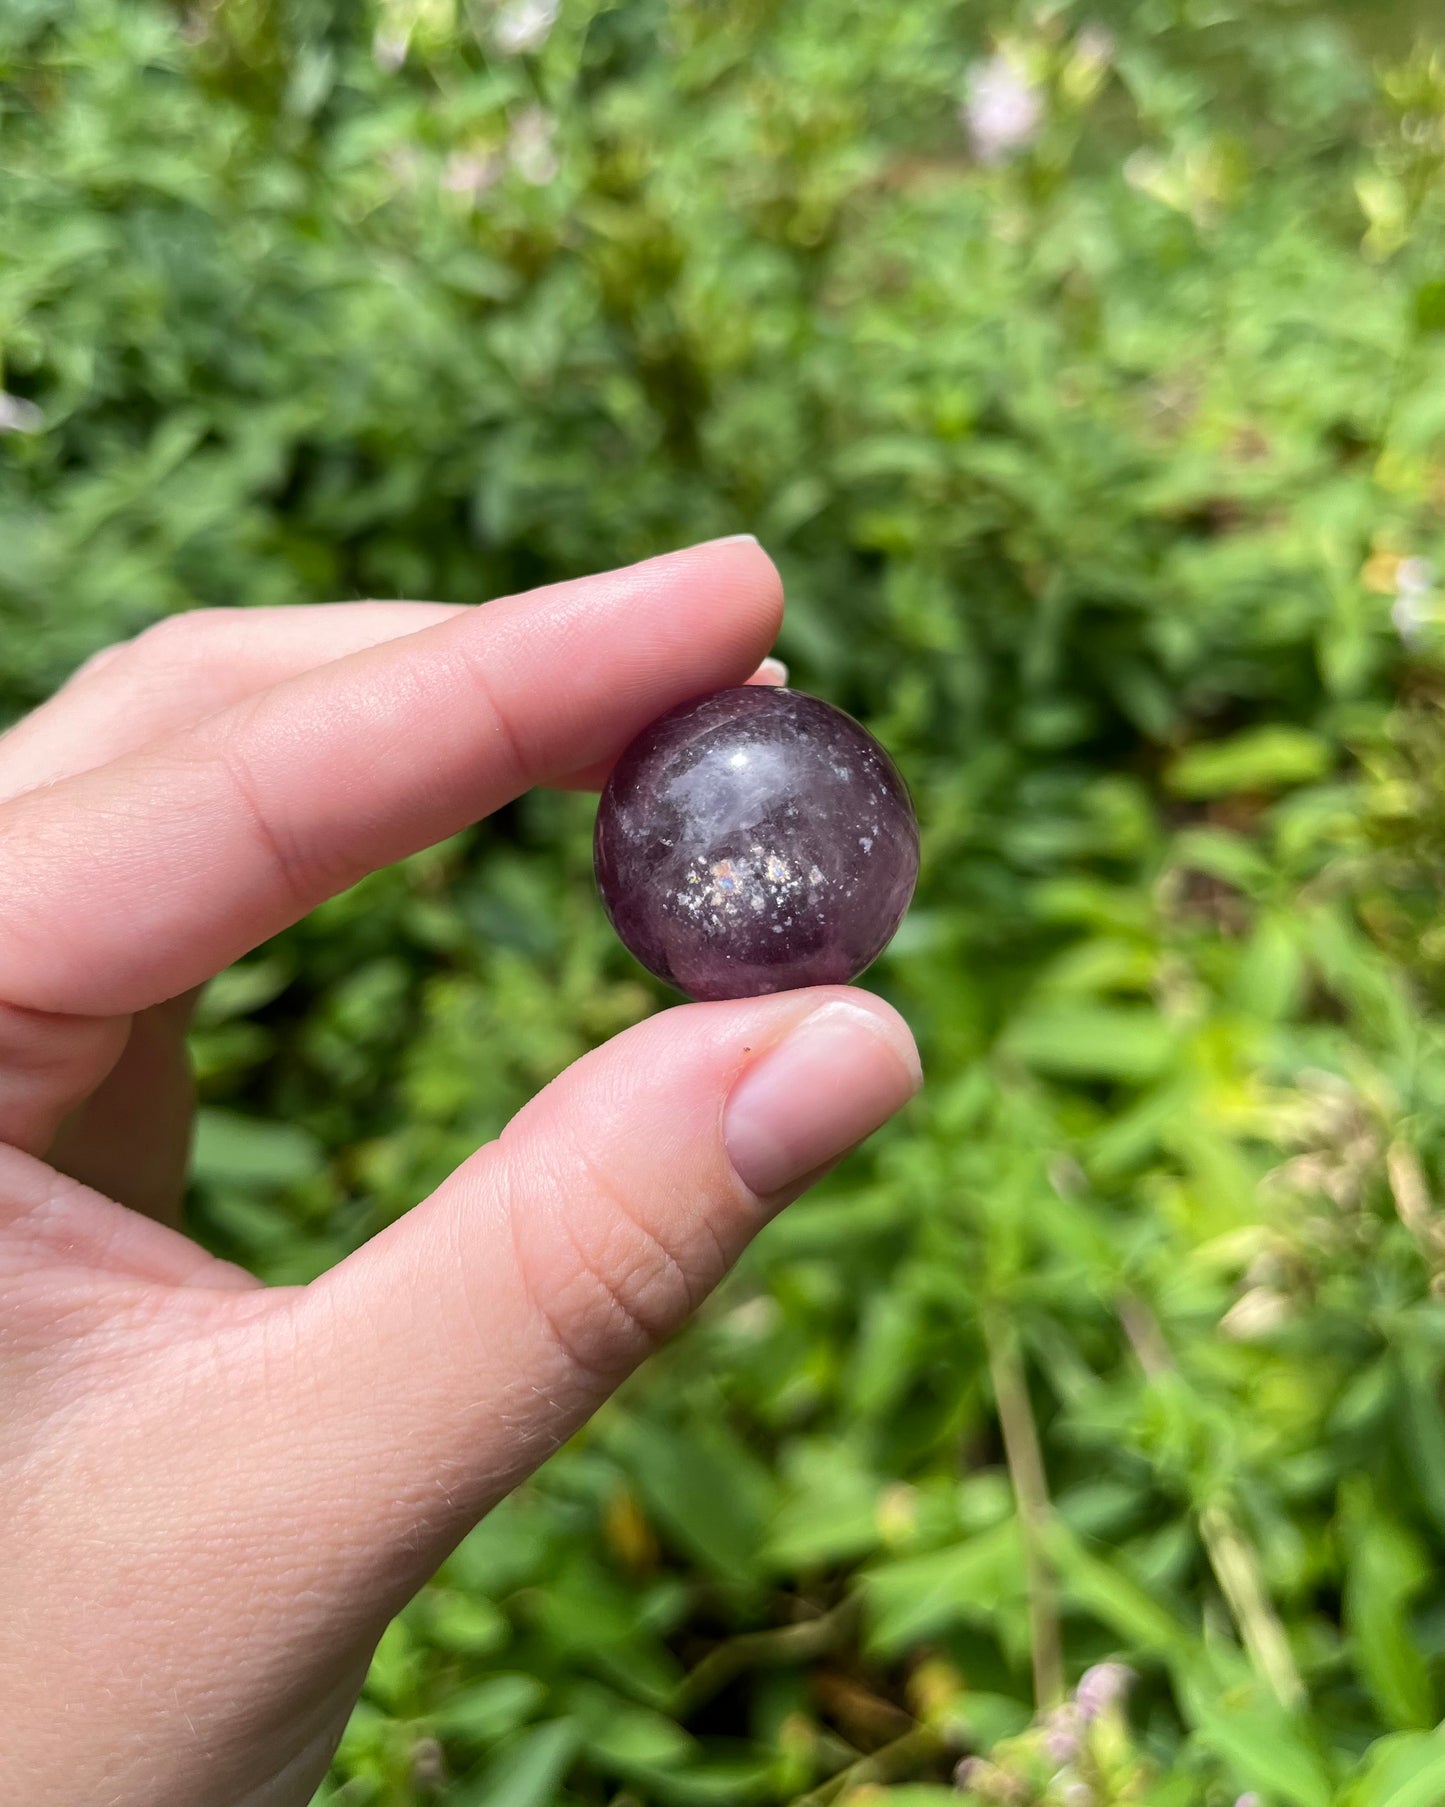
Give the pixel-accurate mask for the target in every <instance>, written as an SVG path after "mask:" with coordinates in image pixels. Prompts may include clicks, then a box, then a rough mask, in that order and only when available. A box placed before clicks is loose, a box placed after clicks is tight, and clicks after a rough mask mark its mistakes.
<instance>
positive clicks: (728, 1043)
mask: <svg viewBox="0 0 1445 1807" xmlns="http://www.w3.org/2000/svg"><path fill="white" fill-rule="evenodd" d="M780 609H781V597H780V591H779V586H778V581H777V574H776V572H775V571H774V569H773V567H772V565H771V563H770V562H769V561H768V559H767V558H766V556H765V555H764V554H763V553H762V552H761V551H760V550H759V549H758V547H757V546H756V545H755V544H753V543H752V542H749V541H743V540H738V541H719V542H716V543H714V544H712V545H708V546H701V547H697V548H694V549H693V550H691V551H688V552H682V553H677V554H674V555H672V556H670V557H667V558H661V559H654V560H651V561H649V562H648V563H646V564H642V565H637V566H633V567H631V568H630V569H627V570H623V571H619V572H613V573H611V574H609V575H606V576H601V577H596V578H589V579H584V580H582V581H579V582H575V583H568V584H561V585H557V586H554V587H552V588H549V589H546V590H540V591H536V592H533V593H532V594H530V595H526V596H521V597H513V598H508V599H506V600H503V601H499V602H494V603H491V604H488V605H487V606H486V607H484V608H481V609H469V608H451V607H445V606H441V605H432V604H422V603H416V604H405V603H402V604H381V603H363V604H355V605H338V606H336V607H333V608H312V609H300V610H275V611H236V612H224V611H223V612H219V613H201V614H197V615H195V616H182V617H179V618H178V619H176V620H175V621H173V622H171V623H166V624H163V625H162V626H161V627H160V628H159V629H156V630H152V632H151V633H149V634H146V635H142V636H141V637H140V639H139V640H137V641H135V642H131V643H129V644H128V645H126V646H124V647H120V648H116V649H112V650H111V651H110V652H108V653H105V654H101V655H100V656H99V657H98V658H97V659H95V660H92V661H91V662H90V663H89V664H88V665H87V666H85V667H83V668H82V670H81V671H80V672H79V673H78V674H77V675H76V677H75V678H74V679H73V680H72V681H71V683H70V684H68V685H67V686H66V687H65V689H64V690H62V691H61V692H60V693H59V694H58V695H57V696H56V697H55V698H54V699H52V701H51V702H50V703H48V704H46V705H45V706H44V707H43V708H42V709H40V710H38V711H36V713H35V714H34V715H32V716H31V717H29V718H28V719H27V720H26V721H25V722H22V723H21V724H19V726H18V727H16V728H15V729H14V730H12V731H11V733H10V734H9V735H7V736H6V737H5V738H4V739H3V740H0V861H3V870H4V873H5V881H4V887H3V895H0V1000H3V1001H0V1145H3V1146H0V1497H3V1499H4V1500H5V1506H6V1520H7V1523H6V1531H5V1536H4V1540H3V1545H0V1599H3V1600H4V1602H5V1612H4V1614H3V1615H0V1674H3V1676H4V1690H3V1698H0V1797H3V1799H4V1800H6V1801H7V1802H8V1801H15V1802H17V1803H18V1802H21V1801H23V1802H25V1803H26V1807H242V1804H244V1807H303V1804H304V1803H306V1802H308V1801H309V1800H310V1798H311V1795H312V1793H313V1791H314V1789H315V1788H316V1786H317V1784H318V1783H319V1781H320V1780H321V1778H322V1776H323V1775H324V1773H325V1770H326V1766H327V1763H328V1761H329V1758H330V1755H331V1752H332V1750H333V1749H334V1747H335V1744H336V1741H337V1739H338V1737H339V1736H340V1733H341V1730H342V1728H343V1726H344V1724H345V1721H346V1717H347V1715H348V1713H349V1711H350V1709H351V1706H352V1704H353V1702H354V1700H355V1698H356V1694H357V1691H358V1689H359V1687H360V1684H361V1681H362V1678H363V1676H364V1674H365V1671H366V1666H367V1663H368V1660H369V1658H370V1655H371V1652H372V1650H373V1648H374V1646H375V1643H376V1640H377V1638H378V1636H379V1635H380V1633H381V1631H382V1629H383V1628H384V1626H385V1624H386V1622H387V1620H388V1619H389V1618H390V1617H391V1616H392V1615H393V1614H394V1613H395V1612H396V1611H397V1610H398V1609H399V1608H400V1607H401V1606H402V1605H403V1604H404V1603H405V1601H406V1600H407V1599H408V1598H409V1597H410V1596H411V1594H412V1593H414V1592H415V1590H416V1589H417V1588H418V1587H419V1586H420V1585H421V1584H422V1583H423V1582H424V1581H425V1579H426V1578H427V1576H428V1575H429V1574H430V1573H431V1572H432V1570H433V1569H434V1568H435V1567H436V1565H437V1564H438V1563H439V1562H440V1561H441V1559H442V1558H443V1557H444V1556H445V1554H446V1553H447V1551H448V1550H449V1549H450V1548H451V1547H452V1545H453V1544H454V1543H455V1542H456V1541H457V1539H458V1538H459V1537H461V1536H462V1535H463V1534H464V1533H465V1532H466V1531H467V1530H468V1529H469V1528H470V1527H471V1525H472V1524H473V1523H475V1521H476V1520H477V1519H478V1518H479V1517H480V1516H481V1515H482V1514H483V1513H485V1512H486V1511H487V1509H488V1508H489V1507H490V1506H491V1505H492V1504H494V1503H495V1502H496V1501H497V1500H498V1499H499V1498H500V1497H501V1496H502V1495H503V1494H505V1493H506V1492H507V1491H508V1490H509V1489H510V1488H511V1487H513V1486H515V1485H516V1483H517V1482H518V1481H519V1480H520V1479H521V1478H522V1477H523V1476H524V1475H526V1474H527V1473H529V1472H530V1471H531V1470H532V1469H533V1468H535V1467H536V1466H537V1464H538V1463H540V1462H541V1461H542V1460H543V1459H544V1458H545V1457H546V1456H547V1455H548V1454H549V1453H550V1452H551V1451H552V1450H553V1449H555V1448H556V1447H557V1446H558V1444H559V1443H561V1442H562V1441H563V1440H564V1439H565V1438H566V1437H567V1436H568V1435H569V1434H570V1433H571V1432H572V1430H574V1429H575V1428H576V1426H577V1425H578V1424H580V1423H581V1422H582V1421H583V1420H584V1419H585V1418H586V1417H587V1416H588V1414H589V1413H590V1412H592V1411H593V1410H594V1409H595V1408H596V1407H597V1405H598V1404H599V1403H600V1402H601V1401H602V1400H603V1399H604V1398H605V1397H606V1396H607V1394H608V1393H610V1392H611V1391H612V1389H613V1388H614V1387H615V1386H616V1385H617V1383H618V1382H619V1381H620V1380H621V1379H622V1378H623V1377H624V1375H625V1374H626V1373H628V1372H629V1371H630V1370H631V1369H632V1368H633V1367H634V1366H635V1365H636V1364H637V1362H638V1361H640V1360H641V1359H642V1358H643V1357H644V1356H645V1355H646V1354H647V1353H648V1351H649V1350H650V1349H651V1348H653V1347H654V1346H655V1345H656V1344H657V1342H658V1341H659V1340H660V1339H661V1338H663V1337H665V1336H666V1335H668V1334H669V1332H670V1331H671V1330H673V1329H674V1328H675V1327H676V1326H677V1324H678V1323H680V1322H681V1320H682V1319H683V1318H684V1317H685V1316H686V1315H687V1314H688V1312H689V1311H691V1310H692V1309H693V1308H694V1307H695V1306H696V1304H697V1303H698V1301H699V1300H700V1299H701V1298H702V1297H703V1296H704V1295H705V1294H706V1293H707V1291H708V1290H709V1289H710V1288H711V1287H712V1286H713V1285H714V1284H715V1283H716V1282H717V1281H718V1280H719V1279H720V1278H721V1276H722V1275H723V1273H724V1272H725V1271H726V1269H727V1268H728V1266H729V1265H730V1264H731V1263H732V1261H733V1260H734V1259H735V1258H736V1257H737V1255H738V1254H739V1252H740V1251H741V1249H742V1248H743V1247H744V1245H745V1244H746V1243H747V1241H748V1240H749V1239H750V1237H751V1236H752V1235H753V1234H754V1233H755V1232H756V1231H757V1230H758V1229H760V1228H761V1227H762V1225H763V1224H764V1223H765V1222H766V1221H767V1219H768V1217H769V1216H770V1215H771V1214H772V1213H773V1212H774V1211H776V1210H777V1209H778V1208H780V1207H781V1206H782V1205H784V1204H786V1203H787V1202H788V1201H789V1200H790V1199H792V1198H793V1197H795V1196H796V1195H797V1194H798V1193H799V1192H800V1191H801V1190H803V1188H804V1187H805V1186H806V1185H807V1184H808V1183H809V1182H810V1181H811V1180H812V1179H814V1178H816V1177H817V1176H818V1175H819V1173H820V1172H822V1171H823V1170H824V1169H825V1168H826V1167H827V1166H828V1165H829V1164H831V1162H832V1161H833V1160H835V1159H836V1158H837V1157H838V1156H839V1155H840V1154H842V1153H843V1152H844V1151H846V1150H847V1149H848V1148H849V1147H851V1146H852V1145H853V1144H855V1143H856V1142H858V1141H860V1140H861V1139H862V1138H863V1137H864V1136H865V1135H867V1134H868V1133H870V1132H871V1131H872V1130H873V1129H875V1128H876V1127H877V1126H878V1125H879V1124H880V1123H881V1122H882V1121H883V1120H884V1119H885V1118H886V1117H888V1116H889V1115H891V1114H892V1112H893V1111H894V1110H896V1109H897V1108H898V1106H899V1105H901V1104H902V1103H903V1102H904V1100H905V1099H906V1098H907V1097H908V1096H910V1095H911V1093H912V1092H913V1090H914V1089H915V1087H916V1085H917V1081H918V1068H917V1056H916V1054H915V1053H914V1050H913V1044H912V1040H911V1038H910V1036H909V1034H908V1031H907V1029H906V1028H905V1026H904V1025H903V1023H902V1022H901V1020H900V1019H899V1018H898V1017H897V1015H896V1014H895V1013H894V1012H893V1011H891V1010H890V1009H889V1008H888V1007H887V1006H886V1005H884V1004H882V1003H880V1002H879V1001H878V1000H876V999H872V998H869V997H868V996H867V995H866V994H864V993H861V992H858V991H856V990H851V989H843V988H829V989H826V990H822V991H806V992H788V993H783V994H781V995H778V996H774V997H768V998H754V999H745V1000H739V1001H736V1002H731V1003H725V1004H706V1005H695V1004H694V1005H684V1006H681V1007H679V1008H677V1009H673V1010H668V1011H665V1012H663V1013H662V1014H660V1015H659V1016H656V1017H654V1018H652V1019H651V1020H650V1021H648V1022H645V1023H643V1024H640V1025H639V1026H638V1027H636V1028H634V1029H631V1030H629V1031H628V1032H627V1033H626V1034H624V1035H621V1036H619V1037H617V1039H616V1040H614V1041H613V1042H611V1043H610V1044H608V1045H607V1046H606V1047H604V1048H600V1049H598V1050H596V1051H595V1052H593V1053H592V1054H589V1055H588V1056H586V1057H585V1058H584V1059H583V1060H581V1061H579V1062H578V1063H577V1065H576V1066H574V1067H573V1068H571V1069H570V1070H569V1071H568V1072H566V1073H564V1074H563V1075H562V1076H561V1077H560V1078H559V1079H557V1080H556V1081H555V1082H554V1083H553V1084H552V1085H550V1086H548V1087H547V1088H546V1089H545V1090H544V1091H543V1092H542V1093H541V1094H540V1095H539V1096H538V1097H537V1098H536V1099H534V1100H533V1101H532V1103H531V1104H529V1105H528V1106H527V1107H526V1109H525V1110H523V1111H522V1112H521V1113H520V1114H519V1115H518V1116H517V1118H516V1119H515V1120H514V1121H513V1122H512V1123H511V1124H510V1125H509V1127H508V1128H507V1130H506V1131H505V1132H504V1133H503V1135H502V1136H501V1137H500V1138H499V1139H498V1140H497V1141H496V1142H494V1143H492V1144H490V1145H488V1146H486V1147H484V1148H481V1149H479V1150H478V1151H477V1153H476V1154H475V1155H473V1156H472V1157H471V1158H470V1159H469V1160H467V1161H466V1162H465V1163H464V1164H463V1165H462V1167H461V1168H459V1169H458V1171H457V1172H456V1173H455V1174H453V1175H452V1176H451V1178H450V1179H449V1180H447V1181H446V1182H445V1183H444V1184H443V1185H442V1186H441V1187H440V1188H439V1189H438V1191H437V1192H435V1193H434V1194H433V1195H432V1196H431V1197H430V1198H429V1199H427V1200H425V1201H424V1202H423V1203H421V1204H418V1205H417V1206H416V1207H415V1208H414V1209H413V1210H412V1211H411V1212H410V1213H408V1215H407V1216H405V1217H404V1218H402V1219H401V1220H400V1221H398V1222H397V1223H395V1224H393V1225H392V1226H391V1227H390V1228H389V1229H387V1230H385V1231H384V1232H382V1234H380V1235H378V1236H376V1237H375V1238H373V1239H372V1241H371V1242H369V1243H368V1244H367V1245H366V1246H365V1247H364V1248H362V1249H360V1250H359V1251H358V1252H357V1253H356V1254H354V1255H352V1256H351V1257H349V1258H348V1259H347V1260H345V1261H343V1262H342V1263H340V1265H339V1266H337V1267H335V1268H334V1269H332V1270H331V1272H330V1273H328V1274H326V1275H324V1276H323V1277H322V1278H321V1279H319V1280H317V1281H315V1282H314V1283H313V1284H312V1285H310V1286H306V1287H289V1288H274V1289H267V1288H264V1287H262V1286H260V1285H259V1284H258V1283H257V1282H256V1281H255V1280H254V1279H253V1278H252V1277H251V1276H249V1275H247V1274H244V1273H242V1272H241V1271H240V1270H239V1269H237V1268H234V1267H231V1266H229V1265H228V1264H226V1263H224V1262H220V1261H217V1260H215V1259H213V1258H212V1257H211V1256H209V1255H207V1254H206V1253H205V1252H204V1251H203V1250H201V1249H200V1248H198V1247H197V1246H196V1245H195V1244H194V1243H192V1242H190V1241H189V1240H188V1239H187V1238H186V1237H185V1236H183V1235H182V1234H181V1233H180V1231H179V1229H178V1228H176V1227H174V1226H175V1225H176V1223H177V1222H178V1212H179V1200H180V1195H181V1188H182V1182H183V1172H184V1165H185V1150H186V1138H187V1129H188V1119H189V1089H188V1084H187V1080H186V1076H185V1067H184V1057H183V1045H182V1037H183V1034H184V1024H185V1016H186V1011H187V1007H188V1004H189V1001H190V999H191V997H192V996H193V995H194V993H195V990H196V989H197V988H198V987H199V986H200V985H202V984H203V983H204V982H205V980H206V979H207V978H208V977H210V976H211V975H212V974H214V973H215V972H217V971H219V970H220V969H221V968H222V967H224V966H226V965H227V964H228V963H229V962H231V961H232V960H234V959H236V958H237V957H238V956H239V955H241V954H243V953H245V952H246V951H247V950H248V949H250V948H252V947H254V946H255V945H256V944H257V943H258V942H260V941H262V940H264V939H265V938H266V937H267V936H269V935H272V934H274V933H275V932H276V931H278V930H279V929H281V928H283V927H285V926H286V925H287V924H288V923H290V922H293V921H295V920H296V919H297V918H298V917H300V916H301V915H303V914H304V913H305V912H306V911H307V910H309V909H311V908H312V907H313V906H314V905H315V904H317V903H319V902H320V901H321V900H322V899H323V898H325V897H327V896H329V895H331V894H333V893H334V892H336V891H338V890H340V889H342V888H343V887H344V886H346V885H349V884H351V883H352V882H353V881H355V880H356V879H358V878H360V877H361V876H362V875H363V874H364V873H365V872H367V871H369V870H372V869H374V868H375V867H378V866H381V865H384V864H386V863H388V862H390V861H393V860H396V859H398V858H400V857H402V856H403V855H405V854H407V853H410V852H412V851H414V850H416V849H417V848H420V847H423V846H425V845H428V844H429V843H431V842H434V841H436V840H439V839H441V838H443V837H444V836H446V835H448V834H451V833H453V832H455V831H456V830H458V829H460V828H462V827H463V826H465V825H466V824H467V823H469V822H472V821H474V820H476V819H477V818H478V817H480V816H482V815H485V814H486V813H487V812H489V811H490V810H492V809H495V808H497V807H498V806H499V805H500V804H502V803H503V802H505V801H506V800H507V799H509V798H511V797H513V796H515V795H517V794H518V793H519V792H520V791H522V790H524V789H526V788H527V787H529V786H531V785H534V784H552V783H558V782H570V781H584V782H585V781H587V780H588V779H589V778H591V779H593V780H595V778H596V776H597V775H598V774H599V773H601V772H603V771H605V770H606V768H607V765H608V763H609V762H610V760H611V759H612V758H613V757H614V756H615V755H616V753H617V752H618V751H620V749H621V748H622V746H623V745H624V744H625V743H626V742H627V740H628V739H630V737H631V736H632V734H633V733H634V732H635V731H636V730H637V729H639V728H640V727H642V726H643V724H644V723H646V722H647V721H649V720H650V719H651V718H652V717H654V716H656V715H657V714H659V713H660V712H661V711H662V710H664V709H666V708H668V707H669V706H671V705H672V704H673V703H675V702H678V701H681V700H682V699H684V698H685V697H687V696H690V695H696V694H698V693H700V692H703V691H707V690H710V689H714V688H716V687H719V686H721V685H725V684H733V683H739V682H741V681H743V680H744V679H745V678H746V677H747V675H748V674H749V673H750V672H753V671H754V669H755V668H756V666H757V664H758V661H759V659H760V657H761V656H762V654H763V653H764V652H765V651H766V649H767V647H768V646H769V645H770V644H771V641H772V638H773V635H774V633H775V631H776V628H777V624H778V618H779V613H780ZM47 1162H49V1163H50V1164H47ZM103 1194H109V1196H104V1195H103ZM117 1201H118V1202H117Z"/></svg>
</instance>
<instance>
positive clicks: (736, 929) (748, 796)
mask: <svg viewBox="0 0 1445 1807" xmlns="http://www.w3.org/2000/svg"><path fill="white" fill-rule="evenodd" d="M594 856H595V861H596V868H597V883H598V886H599V887H600V889H601V892H602V900H603V903H604V904H605V905H606V907H607V914H608V915H609V916H610V917H611V919H612V925H613V927H614V928H615V929H616V930H617V933H618V934H619V935H620V936H621V938H622V940H623V941H624V942H625V944H626V945H627V946H628V947H629V948H630V949H631V950H632V952H633V953H634V954H635V955H636V956H637V958H638V959H639V960H640V961H641V962H642V964H643V965H644V966H645V967H647V968H648V970H649V971H650V972H653V973H656V975H657V976H658V978H659V979H663V980H665V981H666V982H667V983H668V984H669V985H673V986H676V988H677V989H678V990H679V991H681V992H685V993H686V994H687V996H688V997H691V998H742V997H753V996H756V995H757V994H758V993H761V992H769V991H790V990H792V989H793V988H794V987H795V986H799V985H827V984H840V983H844V982H846V981H847V980H849V979H853V978H856V977H857V975H858V974H859V973H860V972H862V971H863V969H864V967H865V966H867V965H868V964H869V963H870V961H872V960H874V959H875V958H876V957H877V955H878V954H879V953H881V952H882V950H883V948H884V947H886V946H887V944H888V942H889V941H890V940H891V938H892V936H893V932H894V930H895V929H896V928H897V927H898V924H899V923H900V922H901V921H902V920H903V913H904V911H905V910H906V909H907V908H908V900H909V898H910V897H911V896H912V895H913V886H914V881H915V880H916V878H917V876H918V822H917V819H916V818H915V816H914V814H913V805H912V803H911V801H910V800H909V796H908V788H907V786H906V785H905V784H904V782H903V779H902V778H901V777H900V776H899V773H898V768H897V767H896V766H895V765H894V763H893V761H892V760H891V759H890V758H889V757H888V755H887V753H885V752H884V750H883V748H882V747H881V746H880V745H879V744H878V742H877V741H876V740H874V738H873V736H872V735H871V734H869V733H868V732H867V730H866V729H865V728H862V727H860V726H859V724H858V723H857V722H855V721H854V720H853V718H852V716H851V715H845V714H844V713H843V711H842V710H841V709H835V708H834V707H833V706H832V704H831V703H825V702H822V701H821V700H820V699H819V698H818V697H814V696H806V695H804V694H803V693H802V692H800V691H796V690H778V689H771V688H767V687H764V686H762V685H747V686H742V687H739V688H738V689H734V690H719V691H715V692H714V693H713V694H712V695H711V696H705V697H700V698H698V699H697V700H696V701H694V702H691V703H683V704H682V705H680V707H678V708H676V709H672V710H670V711H669V712H668V713H667V714H666V715H662V716H659V717H658V719H657V720H656V721H655V722H653V723H652V725H651V726H650V727H648V728H644V729H643V731H642V733H641V734H639V735H638V737H637V739H636V740H634V741H633V742H632V744H631V746H629V747H628V748H627V751H626V752H625V753H624V754H623V755H622V757H621V759H619V760H618V762H617V765H616V767H615V768H614V769H613V772H612V776H611V777H610V778H609V779H608V781H607V785H606V788H605V789H604V790H603V793H602V802H601V804H600V806H599V807H598V811H597V833H596V839H595V843H594Z"/></svg>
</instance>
